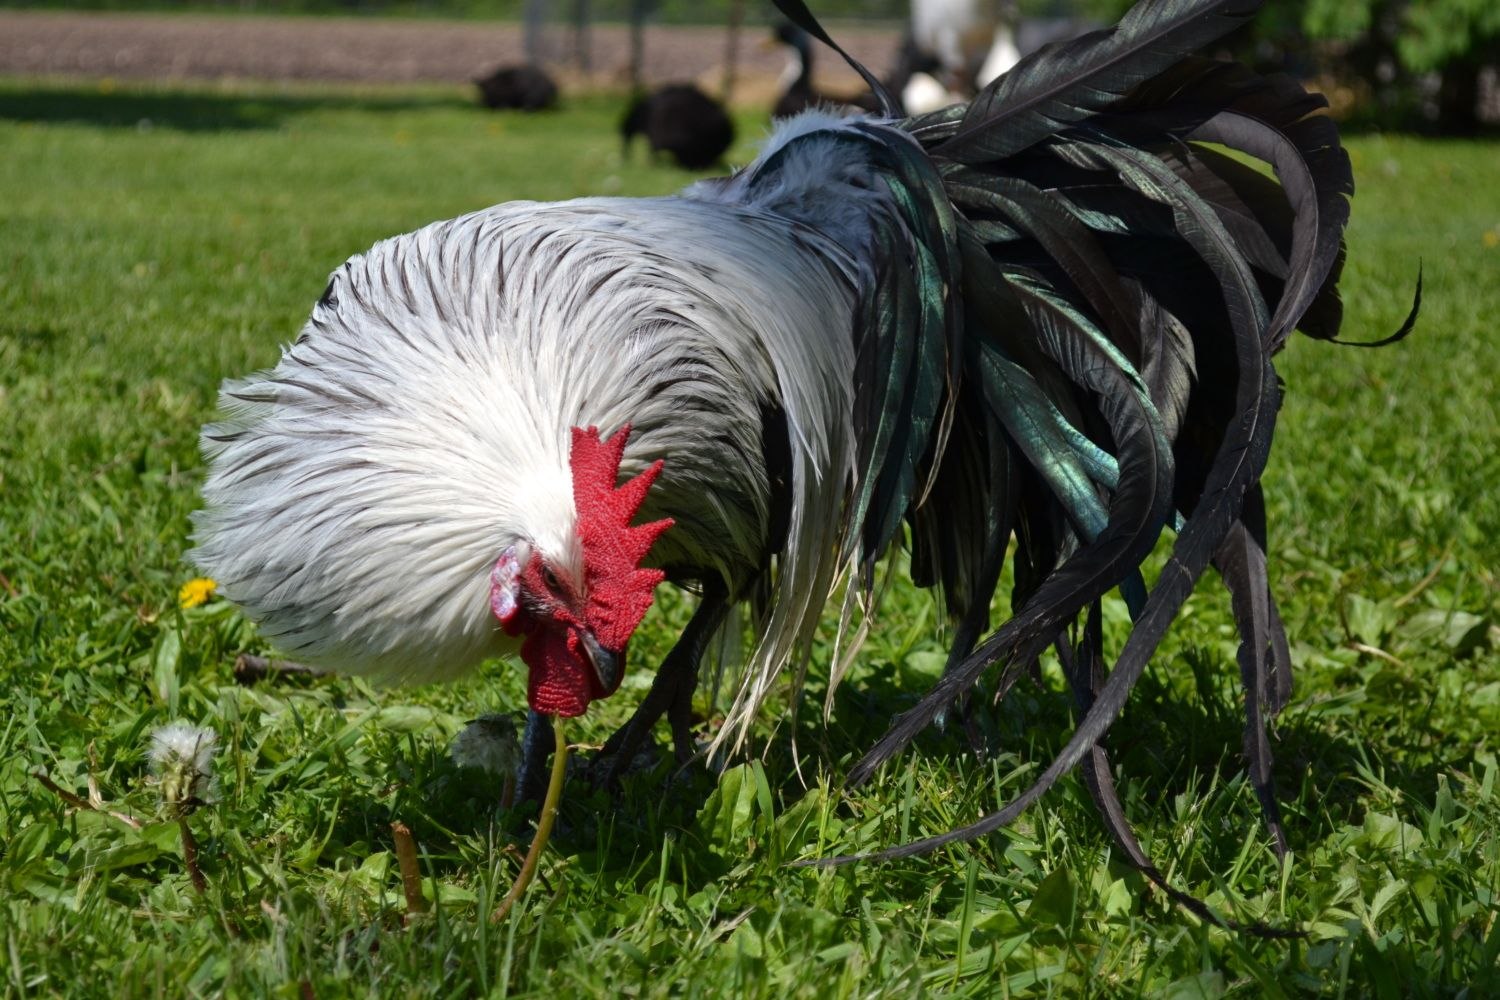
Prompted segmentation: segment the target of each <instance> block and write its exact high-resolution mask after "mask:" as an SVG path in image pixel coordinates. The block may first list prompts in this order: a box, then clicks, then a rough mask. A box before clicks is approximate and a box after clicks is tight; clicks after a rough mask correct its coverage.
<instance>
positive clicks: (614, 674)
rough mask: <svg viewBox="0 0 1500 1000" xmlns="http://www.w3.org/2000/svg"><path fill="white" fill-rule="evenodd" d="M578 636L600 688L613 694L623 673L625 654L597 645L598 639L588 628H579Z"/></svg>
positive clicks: (606, 692)
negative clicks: (612, 651)
mask: <svg viewBox="0 0 1500 1000" xmlns="http://www.w3.org/2000/svg"><path fill="white" fill-rule="evenodd" d="M578 638H579V640H580V641H581V642H582V643H583V651H584V653H585V654H586V655H587V656H588V658H589V665H590V666H592V667H593V668H594V676H595V677H597V678H598V679H599V688H600V690H602V691H603V692H604V693H605V694H613V693H614V691H615V689H616V688H618V687H619V686H620V679H621V677H622V676H623V675H624V673H625V654H624V653H620V654H618V655H617V654H615V653H611V652H610V651H609V650H607V649H605V648H604V647H603V646H601V645H599V640H598V639H595V638H594V633H592V632H590V631H589V630H588V629H579V630H578Z"/></svg>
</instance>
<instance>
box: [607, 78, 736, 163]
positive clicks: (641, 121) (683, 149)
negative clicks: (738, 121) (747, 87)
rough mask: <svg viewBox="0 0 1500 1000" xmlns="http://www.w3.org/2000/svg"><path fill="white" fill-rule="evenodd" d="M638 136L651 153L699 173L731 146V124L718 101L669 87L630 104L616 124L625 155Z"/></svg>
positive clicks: (684, 88) (684, 85)
mask: <svg viewBox="0 0 1500 1000" xmlns="http://www.w3.org/2000/svg"><path fill="white" fill-rule="evenodd" d="M638 135H644V136H645V137H646V144H647V145H648V146H650V147H651V150H652V152H655V153H668V154H670V155H671V156H672V158H673V159H674V160H676V161H677V163H678V165H679V166H682V167H684V168H685V169H688V170H702V169H704V168H706V167H711V166H713V165H714V164H716V163H718V162H720V160H721V159H722V158H723V156H724V152H725V150H727V149H729V146H730V144H731V143H733V142H734V122H733V121H731V120H730V118H729V113H728V112H727V111H725V110H724V106H723V105H722V104H720V103H719V102H718V101H716V100H714V99H713V98H712V97H709V96H708V95H707V94H705V93H704V92H703V91H701V90H699V89H698V88H697V87H695V86H693V85H692V84H690V83H672V84H667V85H666V86H663V87H658V88H657V89H656V90H653V91H650V92H649V93H645V94H639V95H637V96H636V97H635V99H634V100H632V101H631V102H630V107H629V108H628V109H626V111H625V117H624V119H623V120H622V121H621V122H620V136H621V137H622V138H623V139H624V140H625V151H626V152H627V153H629V151H630V146H631V142H632V141H633V140H634V139H635V137H636V136H638Z"/></svg>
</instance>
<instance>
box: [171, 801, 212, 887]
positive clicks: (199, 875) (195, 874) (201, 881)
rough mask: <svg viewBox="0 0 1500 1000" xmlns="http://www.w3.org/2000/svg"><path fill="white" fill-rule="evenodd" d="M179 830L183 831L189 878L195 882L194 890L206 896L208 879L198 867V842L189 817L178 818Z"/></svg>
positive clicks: (184, 862) (185, 861) (185, 860)
mask: <svg viewBox="0 0 1500 1000" xmlns="http://www.w3.org/2000/svg"><path fill="white" fill-rule="evenodd" d="M177 829H179V830H181V831H182V863H183V864H184V865H186V866H187V870H188V877H189V878H191V879H192V880H193V888H194V889H197V890H198V893H199V895H203V894H206V893H207V892H208V879H206V878H204V877H203V869H202V868H199V867H198V841H197V839H196V838H195V837H194V836H193V831H192V829H191V828H189V827H188V821H187V817H185V816H179V817H178V819H177Z"/></svg>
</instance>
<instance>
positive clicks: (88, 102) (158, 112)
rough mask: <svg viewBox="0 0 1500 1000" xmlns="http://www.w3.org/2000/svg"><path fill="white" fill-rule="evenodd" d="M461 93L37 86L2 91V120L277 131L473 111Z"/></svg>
mask: <svg viewBox="0 0 1500 1000" xmlns="http://www.w3.org/2000/svg"><path fill="white" fill-rule="evenodd" d="M472 106H473V105H471V104H469V103H468V102H467V101H464V100H463V99H462V98H461V97H460V96H459V95H458V94H457V93H454V94H453V95H451V96H449V95H444V94H432V95H424V94H413V95H404V96H368V97H366V96H360V95H358V94H333V93H331V94H326V95H322V94H277V93H272V92H265V93H255V92H253V91H252V92H246V93H223V94H215V93H208V92H204V91H182V92H175V91H162V92H152V91H146V90H134V89H122V90H117V91H109V92H106V91H102V90H100V89H98V88H87V87H36V88H31V89H27V90H4V91H0V120H7V121H15V122H36V123H47V124H61V123H72V124H85V125H98V126H104V127H116V128H166V129H174V130H177V131H182V132H216V131H243V130H252V129H268V128H276V127H278V126H279V125H281V124H282V123H284V122H285V121H287V120H288V119H290V118H294V117H296V116H298V115H304V114H307V113H309V112H313V111H322V110H358V111H373V112H387V111H411V110H419V109H425V108H456V107H472Z"/></svg>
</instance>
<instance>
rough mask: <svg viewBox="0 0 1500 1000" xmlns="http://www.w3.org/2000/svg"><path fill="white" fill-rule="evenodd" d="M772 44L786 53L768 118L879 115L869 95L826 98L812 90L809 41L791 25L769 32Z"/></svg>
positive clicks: (804, 32)
mask: <svg viewBox="0 0 1500 1000" xmlns="http://www.w3.org/2000/svg"><path fill="white" fill-rule="evenodd" d="M772 37H773V39H774V42H775V43H779V44H780V45H782V46H784V47H785V48H786V51H787V67H786V70H785V71H784V72H783V73H782V76H781V84H780V91H781V96H779V97H778V98H776V104H775V106H774V107H772V108H771V117H772V118H790V117H792V116H793V115H798V114H801V113H802V112H804V111H806V110H807V109H808V108H823V109H825V110H841V109H842V110H848V111H851V112H853V111H879V110H880V101H879V99H878V98H877V97H876V96H875V94H874V92H873V91H870V90H866V91H864V92H862V93H858V94H843V95H840V94H829V93H826V92H824V91H821V90H818V89H817V88H816V87H814V86H813V82H812V79H813V54H812V38H811V36H809V35H808V33H807V32H806V31H804V30H802V29H801V28H799V27H797V26H796V25H795V24H790V23H788V22H785V21H783V22H782V23H780V24H778V25H776V27H775V28H774V29H772Z"/></svg>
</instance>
